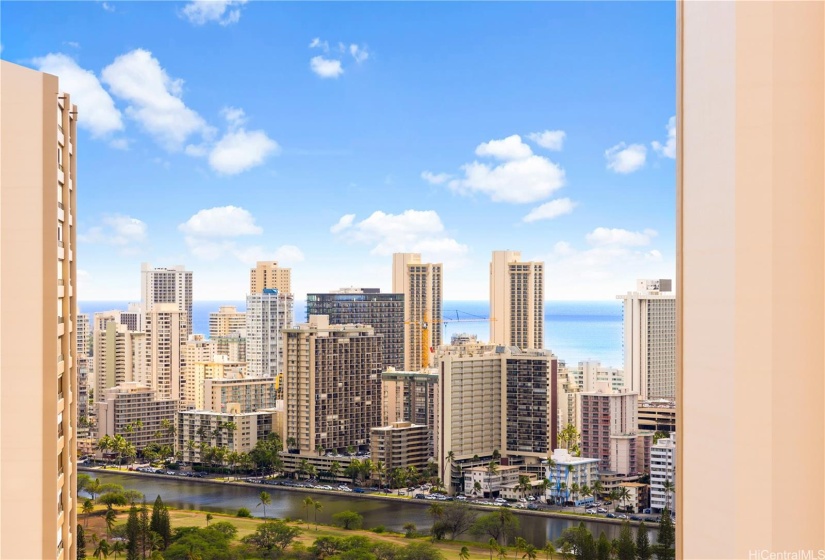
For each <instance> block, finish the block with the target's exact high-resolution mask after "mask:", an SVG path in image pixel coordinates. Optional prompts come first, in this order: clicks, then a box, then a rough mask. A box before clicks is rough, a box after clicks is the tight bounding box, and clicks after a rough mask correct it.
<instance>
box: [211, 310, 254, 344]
mask: <svg viewBox="0 0 825 560" xmlns="http://www.w3.org/2000/svg"><path fill="white" fill-rule="evenodd" d="M244 333H246V313H244V312H243V311H238V308H237V307H235V306H234V305H221V306H220V307H219V308H218V311H217V312H216V313H210V314H209V338H211V339H215V338H219V337H222V336H231V335H233V334H244Z"/></svg>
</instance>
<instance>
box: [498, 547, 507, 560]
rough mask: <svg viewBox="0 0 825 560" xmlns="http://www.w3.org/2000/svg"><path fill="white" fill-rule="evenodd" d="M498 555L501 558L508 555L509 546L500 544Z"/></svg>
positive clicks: (501, 559) (502, 559)
mask: <svg viewBox="0 0 825 560" xmlns="http://www.w3.org/2000/svg"><path fill="white" fill-rule="evenodd" d="M498 557H499V559H500V560H504V558H506V557H507V547H504V546H499V547H498Z"/></svg>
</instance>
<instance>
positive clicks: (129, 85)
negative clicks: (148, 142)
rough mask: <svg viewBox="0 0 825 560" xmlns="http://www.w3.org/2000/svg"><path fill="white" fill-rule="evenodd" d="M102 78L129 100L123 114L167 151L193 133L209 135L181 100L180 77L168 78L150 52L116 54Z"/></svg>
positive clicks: (176, 147)
mask: <svg viewBox="0 0 825 560" xmlns="http://www.w3.org/2000/svg"><path fill="white" fill-rule="evenodd" d="M102 77H103V82H104V83H105V84H107V85H108V86H109V89H110V90H111V91H112V93H114V94H115V95H116V96H117V97H120V98H121V99H125V100H126V101H128V102H129V103H130V105H129V106H128V107H127V108H126V114H127V115H128V116H129V117H131V118H132V119H134V120H136V121H138V122H139V123H140V124H141V126H142V127H143V128H144V129H145V130H146V131H147V132H148V133H149V134H151V135H152V136H153V137H154V138H155V139H156V140H157V141H158V142H159V143H160V144H161V145H162V146H163V147H164V148H166V149H167V150H169V151H176V150H179V149H180V148H181V147H182V145H183V144H184V143H185V142H186V140H187V138H189V137H190V136H191V135H193V134H196V133H201V134H202V135H205V136H209V135H211V134H212V132H213V131H212V129H211V128H210V127H209V126H207V124H206V122H205V121H204V120H203V119H202V118H201V116H200V115H198V114H197V113H196V112H195V111H193V110H192V109H190V108H189V107H187V106H186V105H185V104H184V102H183V100H182V99H181V96H182V91H183V80H181V79H173V78H171V77H170V76H169V75H168V74H167V73H166V70H164V69H163V67H161V65H160V62H158V60H157V59H156V58H154V57H153V56H152V53H150V52H149V51H146V50H143V49H136V50H133V51H131V52H129V53H126V54H124V55H121V56H119V57H117V58H116V59H115V61H114V62H113V63H112V64H110V65H109V66H107V67H106V68H104V69H103V72H102Z"/></svg>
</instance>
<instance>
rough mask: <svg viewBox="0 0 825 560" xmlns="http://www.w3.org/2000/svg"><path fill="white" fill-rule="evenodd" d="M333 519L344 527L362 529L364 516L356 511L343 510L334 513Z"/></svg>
mask: <svg viewBox="0 0 825 560" xmlns="http://www.w3.org/2000/svg"><path fill="white" fill-rule="evenodd" d="M332 521H333V522H334V523H335V524H336V525H337V526H339V527H341V528H343V529H347V530H350V529H360V528H361V524H362V523H363V522H364V517H363V516H361V515H360V514H358V513H355V512H354V511H342V512H339V513H336V514H335V515H333V516H332Z"/></svg>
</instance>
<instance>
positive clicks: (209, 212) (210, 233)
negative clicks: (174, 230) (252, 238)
mask: <svg viewBox="0 0 825 560" xmlns="http://www.w3.org/2000/svg"><path fill="white" fill-rule="evenodd" d="M178 229H179V230H180V231H182V232H183V233H185V234H187V235H192V236H197V237H238V236H240V235H260V234H261V233H263V229H261V228H260V227H259V226H258V225H256V224H255V218H254V217H253V216H252V214H250V213H249V211H248V210H246V209H244V208H239V207H237V206H218V207H216V208H206V209H203V210H200V211H199V212H198V213H196V214H195V215H194V216H192V217H191V218H189V219H188V220H187V221H186V222H184V223H182V224H180V225H179V226H178Z"/></svg>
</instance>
